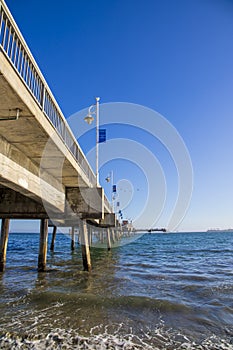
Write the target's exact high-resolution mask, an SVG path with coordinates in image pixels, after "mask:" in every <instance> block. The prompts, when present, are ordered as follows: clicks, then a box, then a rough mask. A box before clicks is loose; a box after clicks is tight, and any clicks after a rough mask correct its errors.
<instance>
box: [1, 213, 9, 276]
mask: <svg viewBox="0 0 233 350" xmlns="http://www.w3.org/2000/svg"><path fill="white" fill-rule="evenodd" d="M9 227H10V219H2V227H1V240H0V272H3V271H4V270H5V265H6V251H7V243H8V236H9Z"/></svg>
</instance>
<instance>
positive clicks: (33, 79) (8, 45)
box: [0, 0, 96, 185]
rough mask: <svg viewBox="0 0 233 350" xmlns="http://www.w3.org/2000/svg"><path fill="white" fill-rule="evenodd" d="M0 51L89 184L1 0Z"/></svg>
mask: <svg viewBox="0 0 233 350" xmlns="http://www.w3.org/2000/svg"><path fill="white" fill-rule="evenodd" d="M0 51H2V52H3V53H4V54H5V56H6V57H7V59H8V61H9V62H10V64H11V65H12V67H13V69H14V70H15V72H16V73H17V74H18V76H19V77H20V78H21V80H22V81H23V83H24V84H25V86H26V88H27V89H28V90H29V92H30V93H31V95H32V96H33V98H34V100H35V102H36V103H37V104H38V106H39V107H40V109H41V110H42V111H43V113H44V115H45V116H46V117H47V118H48V120H49V121H50V122H51V124H52V125H53V127H54V128H55V130H56V131H57V133H58V134H59V136H60V137H61V139H62V140H63V142H64V143H65V145H66V146H67V148H68V149H69V150H70V152H71V153H72V155H73V157H74V158H75V159H76V161H77V162H78V164H79V165H80V167H81V168H82V170H83V171H84V173H85V174H86V175H87V177H88V179H89V181H90V183H91V184H92V185H95V184H96V177H95V174H94V172H93V171H92V169H91V167H90V165H89V163H88V161H87V159H86V157H85V155H84V153H83V152H82V150H81V148H80V146H79V145H78V143H77V140H76V139H75V137H74V135H73V133H72V131H71V129H70V127H69V125H68V123H67V121H66V119H65V117H64V115H63V113H62V111H61V109H60V107H59V106H58V103H57V102H56V100H55V98H54V96H53V94H52V92H51V90H50V89H49V86H48V85H47V83H46V81H45V78H44V77H43V75H42V73H41V71H40V69H39V67H38V65H37V63H36V61H35V59H34V58H33V55H32V53H31V52H30V50H29V48H28V46H27V44H26V42H25V40H24V38H23V36H22V34H21V33H20V30H19V28H18V26H17V24H16V23H15V21H14V19H13V17H12V15H11V13H10V11H9V10H8V8H7V6H6V4H5V2H4V1H3V0H0Z"/></svg>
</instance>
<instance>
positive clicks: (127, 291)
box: [0, 232, 233, 350]
mask: <svg viewBox="0 0 233 350" xmlns="http://www.w3.org/2000/svg"><path fill="white" fill-rule="evenodd" d="M50 240H51V235H49V241H50ZM123 243H127V244H123V245H119V246H116V247H114V248H113V249H112V250H111V251H110V252H108V251H107V249H105V248H102V249H101V248H98V247H95V246H94V247H92V248H91V255H92V265H93V269H92V272H91V273H88V272H84V271H83V267H82V259H81V248H80V246H79V245H78V243H77V244H76V249H75V251H74V252H72V251H71V249H70V238H69V236H68V235H65V234H61V233H60V234H57V238H56V243H55V251H54V252H53V253H52V252H50V251H49V250H48V258H47V272H45V273H38V272H37V259H38V247H39V234H36V233H34V234H33V233H30V234H29V233H27V234H26V233H25V234H23V233H21V234H15V233H10V235H9V243H8V250H7V264H6V270H5V272H4V273H2V274H0V315H1V321H0V349H45V348H47V349H99V350H102V349H103V350H104V349H124V350H129V349H145V350H147V349H155V350H156V349H166V350H167V349H171V350H172V349H233V233H231V232H203V233H155V234H148V233H147V234H143V235H138V236H136V237H133V238H125V239H124V242H123Z"/></svg>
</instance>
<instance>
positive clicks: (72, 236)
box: [71, 227, 75, 250]
mask: <svg viewBox="0 0 233 350" xmlns="http://www.w3.org/2000/svg"><path fill="white" fill-rule="evenodd" d="M74 249H75V232H74V227H72V228H71V250H74Z"/></svg>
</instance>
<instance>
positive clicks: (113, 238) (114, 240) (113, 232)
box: [111, 228, 116, 243]
mask: <svg viewBox="0 0 233 350" xmlns="http://www.w3.org/2000/svg"><path fill="white" fill-rule="evenodd" d="M111 232H112V242H113V243H115V242H116V238H115V231H114V229H113V228H112V229H111Z"/></svg>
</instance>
